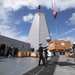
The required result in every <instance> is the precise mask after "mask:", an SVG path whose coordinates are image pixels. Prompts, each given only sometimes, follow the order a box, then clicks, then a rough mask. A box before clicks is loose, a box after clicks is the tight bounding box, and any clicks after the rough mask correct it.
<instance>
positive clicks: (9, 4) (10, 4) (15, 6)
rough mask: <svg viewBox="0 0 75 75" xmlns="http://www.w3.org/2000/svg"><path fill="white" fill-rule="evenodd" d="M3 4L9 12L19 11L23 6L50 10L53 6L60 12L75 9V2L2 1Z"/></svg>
mask: <svg viewBox="0 0 75 75" xmlns="http://www.w3.org/2000/svg"><path fill="white" fill-rule="evenodd" d="M52 2H53V3H52ZM2 4H3V7H4V8H6V9H7V10H9V11H12V10H13V11H17V10H19V9H20V8H22V7H23V6H25V7H28V8H29V9H36V8H37V7H38V5H41V6H44V7H46V8H47V9H49V8H52V4H53V6H54V7H55V8H56V9H57V10H59V11H64V10H66V9H71V8H75V0H18V1H17V0H2Z"/></svg>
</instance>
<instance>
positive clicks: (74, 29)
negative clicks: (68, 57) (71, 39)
mask: <svg viewBox="0 0 75 75" xmlns="http://www.w3.org/2000/svg"><path fill="white" fill-rule="evenodd" d="M74 31H75V28H73V29H71V30H69V31H66V32H64V33H63V34H61V35H59V36H63V35H67V34H70V33H72V32H74ZM59 36H58V37H59Z"/></svg>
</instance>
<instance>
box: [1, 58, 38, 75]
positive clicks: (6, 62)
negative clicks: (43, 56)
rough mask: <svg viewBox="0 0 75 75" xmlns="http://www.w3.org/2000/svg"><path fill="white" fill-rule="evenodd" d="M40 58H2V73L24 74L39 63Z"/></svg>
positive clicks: (5, 74) (2, 74) (11, 74)
mask: <svg viewBox="0 0 75 75" xmlns="http://www.w3.org/2000/svg"><path fill="white" fill-rule="evenodd" d="M37 61H38V58H31V57H25V58H5V59H0V75H22V74H24V73H25V72H27V71H29V70H31V69H33V68H34V67H36V66H37V65H38V62H37Z"/></svg>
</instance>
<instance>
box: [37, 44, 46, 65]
mask: <svg viewBox="0 0 75 75" xmlns="http://www.w3.org/2000/svg"><path fill="white" fill-rule="evenodd" d="M38 52H39V64H38V66H40V62H41V60H42V62H43V65H44V66H45V59H44V56H43V47H42V44H39V49H38Z"/></svg>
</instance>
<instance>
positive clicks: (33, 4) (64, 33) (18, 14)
mask: <svg viewBox="0 0 75 75" xmlns="http://www.w3.org/2000/svg"><path fill="white" fill-rule="evenodd" d="M38 5H40V6H41V9H40V11H41V12H42V13H44V14H45V16H46V21H47V25H48V29H49V34H50V35H51V38H52V39H53V40H54V39H63V40H69V41H72V42H74V41H75V0H0V35H3V36H7V37H10V38H13V39H17V40H20V41H24V42H27V38H28V34H29V31H30V28H31V25H32V21H33V18H34V15H35V13H37V12H38ZM53 10H56V11H57V13H58V14H57V18H56V19H54V16H53V15H52V12H53Z"/></svg>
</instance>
